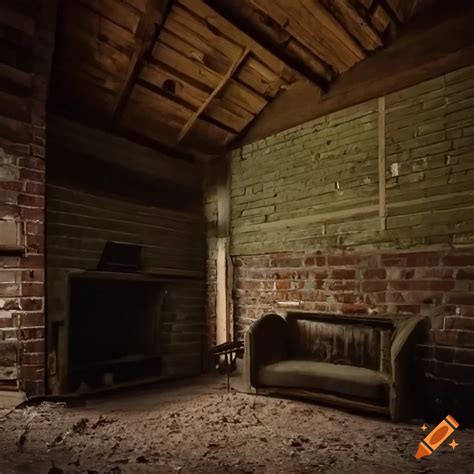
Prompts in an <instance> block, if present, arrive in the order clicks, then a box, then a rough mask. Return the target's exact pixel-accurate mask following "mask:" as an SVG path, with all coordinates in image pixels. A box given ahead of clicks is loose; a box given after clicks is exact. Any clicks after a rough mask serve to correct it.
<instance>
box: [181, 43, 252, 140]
mask: <svg viewBox="0 0 474 474" xmlns="http://www.w3.org/2000/svg"><path fill="white" fill-rule="evenodd" d="M249 51H250V49H249V48H248V47H247V48H245V49H243V50H242V52H241V53H240V54H239V56H238V57H237V58H236V59H235V61H234V62H233V64H232V65H231V66H230V68H229V70H228V71H227V72H226V74H225V75H224V76H223V77H222V79H221V81H220V82H219V84H218V85H217V87H216V88H215V89H214V90H213V91H212V92H211V93H210V94H209V96H208V97H207V99H206V100H205V101H204V102H203V103H202V104H201V106H200V107H199V109H197V110H196V112H194V114H193V115H191V117H190V118H189V120H188V121H187V122H186V123H185V124H184V127H183V128H182V130H181V132H180V133H179V135H178V139H177V142H178V143H179V142H180V141H181V140H182V139H183V138H184V137H185V136H186V135H187V133H188V132H189V130H191V127H192V126H193V125H194V124H195V123H196V120H197V119H198V118H199V116H200V115H201V114H202V113H203V112H204V110H205V109H206V107H207V106H208V105H209V104H210V103H211V102H212V99H214V97H216V95H217V94H219V92H220V91H221V90H222V89H223V88H224V87H225V85H226V84H227V83H228V82H229V80H230V78H231V77H232V75H233V74H234V72H235V71H236V70H237V68H238V67H239V66H240V65H241V64H242V62H243V61H244V60H245V58H246V57H247V55H248V53H249Z"/></svg>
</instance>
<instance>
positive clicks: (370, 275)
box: [364, 268, 387, 280]
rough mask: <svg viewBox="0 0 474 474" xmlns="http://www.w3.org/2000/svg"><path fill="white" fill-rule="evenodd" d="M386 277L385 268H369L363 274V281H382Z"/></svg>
mask: <svg viewBox="0 0 474 474" xmlns="http://www.w3.org/2000/svg"><path fill="white" fill-rule="evenodd" d="M386 276H387V271H386V270H385V268H369V269H367V270H365V272H364V279H365V280H384V279H385V277H386Z"/></svg>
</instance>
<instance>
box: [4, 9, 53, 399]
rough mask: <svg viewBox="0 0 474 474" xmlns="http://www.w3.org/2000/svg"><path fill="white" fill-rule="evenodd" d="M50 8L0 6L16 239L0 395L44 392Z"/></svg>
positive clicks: (7, 264) (10, 254) (7, 256)
mask: <svg viewBox="0 0 474 474" xmlns="http://www.w3.org/2000/svg"><path fill="white" fill-rule="evenodd" d="M55 3H56V2H55V1H54V0H22V1H20V2H15V1H9V2H8V1H7V2H6V3H2V6H1V7H0V31H1V32H2V34H0V38H1V39H0V46H1V48H0V226H2V227H1V228H2V229H6V228H7V227H9V226H12V225H14V226H15V228H16V229H17V234H18V235H17V239H16V244H17V245H18V248H17V249H15V248H9V249H6V248H5V243H6V242H7V241H8V242H9V243H11V241H12V239H11V236H10V237H9V238H8V240H7V236H6V234H3V236H2V238H1V239H0V348H2V350H1V351H0V369H2V367H3V373H2V371H0V390H1V389H4V388H9V389H20V390H24V391H25V392H26V393H27V395H29V396H31V395H37V394H41V393H43V392H44V380H45V373H44V371H45V369H44V368H45V355H44V354H45V318H44V309H45V308H44V285H43V282H44V192H45V191H44V182H45V179H44V178H45V108H46V100H47V88H48V81H49V74H50V67H51V60H52V53H53V49H54V28H55V20H56V7H55ZM13 223H16V224H13ZM10 228H11V227H10ZM2 243H3V245H4V247H3V248H2ZM9 366H10V367H9ZM8 374H9V375H8ZM15 374H16V376H15Z"/></svg>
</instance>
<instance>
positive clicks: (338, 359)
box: [287, 314, 394, 373]
mask: <svg viewBox="0 0 474 474" xmlns="http://www.w3.org/2000/svg"><path fill="white" fill-rule="evenodd" d="M287 321H288V325H289V331H290V343H289V344H290V346H289V351H290V357H292V358H299V359H311V360H316V361H320V362H330V363H334V364H343V365H352V366H357V367H365V368H367V369H373V370H379V371H381V372H385V373H390V372H391V370H390V341H391V336H392V333H393V330H394V328H393V325H392V324H391V322H390V321H387V323H385V322H381V321H370V320H368V319H367V318H365V319H363V318H359V319H357V318H352V317H344V316H341V315H334V317H333V318H331V317H328V315H324V316H322V315H321V316H320V317H318V315H313V316H309V315H308V316H307V315H300V314H298V315H295V314H293V315H288V317H287Z"/></svg>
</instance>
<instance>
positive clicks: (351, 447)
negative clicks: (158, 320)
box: [0, 378, 474, 474]
mask: <svg viewBox="0 0 474 474" xmlns="http://www.w3.org/2000/svg"><path fill="white" fill-rule="evenodd" d="M420 425H421V422H420V421H417V422H413V423H411V424H392V423H390V422H389V421H388V420H387V419H384V418H374V417H367V416H363V415H360V414H349V413H347V412H344V411H341V410H338V409H333V408H328V407H324V406H320V405H315V404H309V403H304V402H298V401H291V400H280V399H276V398H264V397H255V396H252V395H246V394H242V393H237V392H234V391H232V392H230V393H228V392H227V390H226V385H225V383H223V381H222V380H221V379H218V380H216V379H208V378H207V379H198V380H192V381H191V380H190V381H186V382H180V383H172V384H165V385H159V386H154V387H149V388H147V389H141V390H138V391H137V390H135V391H131V392H127V393H121V394H116V395H114V396H110V395H109V396H107V397H103V398H101V399H94V400H90V401H88V402H87V403H86V404H84V406H80V407H77V406H76V407H69V408H67V407H64V406H61V405H59V404H47V403H43V404H42V405H40V406H37V407H29V408H26V409H22V410H15V411H13V412H10V413H9V412H8V411H6V410H1V411H0V473H1V474H6V473H19V472H22V473H47V472H51V473H56V474H59V473H61V472H83V473H93V472H97V473H103V472H115V473H134V472H145V473H146V472H149V473H173V472H181V473H227V472H230V473H254V472H255V473H260V472H262V473H263V472H265V473H272V474H273V473H296V472H331V473H332V472H334V473H343V472H351V473H355V474H357V473H392V472H393V473H400V472H403V473H411V472H414V473H417V472H423V473H447V472H449V473H450V474H454V473H470V474H472V473H473V472H474V431H472V430H458V432H456V434H455V436H454V438H455V439H456V441H457V442H458V443H459V446H458V447H457V448H456V449H455V450H454V451H453V449H452V448H451V447H450V446H447V445H444V446H443V447H441V448H440V449H438V450H437V451H436V452H435V454H433V455H432V456H431V457H429V458H425V459H423V460H421V461H416V460H415V459H414V457H413V454H414V452H415V451H416V447H417V445H418V443H419V441H420V440H421V439H422V437H423V432H422V431H421V429H420ZM429 428H433V426H432V425H429ZM53 466H54V467H53Z"/></svg>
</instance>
